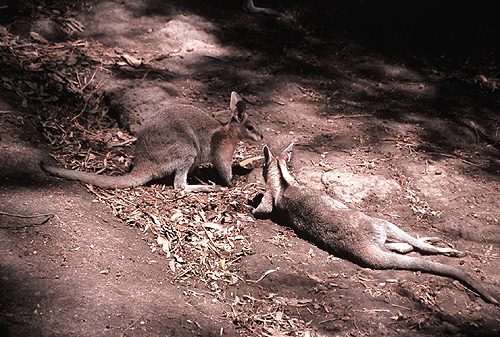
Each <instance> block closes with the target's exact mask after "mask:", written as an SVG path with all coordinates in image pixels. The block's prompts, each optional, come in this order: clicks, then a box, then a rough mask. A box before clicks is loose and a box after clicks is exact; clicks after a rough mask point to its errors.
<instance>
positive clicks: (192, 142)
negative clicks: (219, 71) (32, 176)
mask: <svg viewBox="0 0 500 337" xmlns="http://www.w3.org/2000/svg"><path fill="white" fill-rule="evenodd" d="M230 107H231V110H232V117H231V119H230V120H229V121H228V122H227V123H225V124H223V123H220V122H218V121H217V120H215V119H214V118H213V117H211V116H210V115H209V114H208V113H206V112H205V111H203V110H201V109H199V108H197V107H194V106H192V105H181V104H179V105H172V106H170V107H167V108H165V109H163V110H160V111H158V112H157V113H154V114H153V115H152V116H150V117H148V118H147V119H146V120H145V121H144V123H143V125H142V127H141V129H140V130H139V132H138V134H137V144H136V147H135V157H134V166H133V169H132V171H131V172H130V173H129V174H126V175H123V176H104V175H98V174H93V173H89V172H82V171H72V170H68V169H63V168H59V167H56V166H51V165H48V164H46V163H44V162H42V163H40V166H41V167H42V169H43V170H44V171H46V172H48V173H50V174H52V175H54V176H57V177H61V178H66V179H72V180H80V181H82V182H84V183H88V184H92V185H97V186H101V187H110V188H126V187H135V186H139V185H143V184H146V183H147V182H149V181H151V180H153V179H159V178H162V177H165V176H167V175H170V174H174V188H176V189H184V190H187V191H214V190H218V189H219V186H217V185H211V186H208V185H188V184H187V175H188V173H189V172H190V171H191V170H193V169H194V168H196V167H197V166H198V165H200V164H203V163H208V162H210V163H212V164H213V165H214V166H215V168H216V169H217V171H218V172H219V174H220V176H221V177H222V179H223V181H224V183H225V184H226V185H227V186H232V182H231V178H232V173H231V163H232V160H233V153H234V150H235V148H236V145H237V143H238V141H239V140H241V139H245V138H248V139H252V140H260V139H262V134H261V132H260V130H259V128H258V127H257V125H256V124H255V122H253V121H252V120H251V119H250V118H248V116H247V114H246V113H245V103H244V102H243V100H242V99H241V97H240V96H239V95H238V94H237V93H236V92H232V93H231V103H230Z"/></svg>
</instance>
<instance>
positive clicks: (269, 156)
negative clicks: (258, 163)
mask: <svg viewBox="0 0 500 337" xmlns="http://www.w3.org/2000/svg"><path fill="white" fill-rule="evenodd" d="M262 151H263V152H264V166H269V165H270V164H271V160H272V159H273V155H272V154H271V151H270V150H269V148H268V147H267V145H264V148H263V149H262Z"/></svg>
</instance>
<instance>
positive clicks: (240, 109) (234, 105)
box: [229, 91, 246, 122]
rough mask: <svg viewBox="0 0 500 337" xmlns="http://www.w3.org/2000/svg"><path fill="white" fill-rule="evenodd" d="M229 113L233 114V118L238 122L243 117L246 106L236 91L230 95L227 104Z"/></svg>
mask: <svg viewBox="0 0 500 337" xmlns="http://www.w3.org/2000/svg"><path fill="white" fill-rule="evenodd" d="M229 106H230V108H231V111H232V112H233V118H234V119H235V120H236V121H237V122H240V121H242V120H243V118H244V117H245V109H246V104H245V102H244V101H243V100H242V99H241V97H240V95H238V93H237V92H236V91H233V92H232V93H231V103H229Z"/></svg>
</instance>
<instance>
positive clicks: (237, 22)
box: [0, 0, 500, 336]
mask: <svg viewBox="0 0 500 337" xmlns="http://www.w3.org/2000/svg"><path fill="white" fill-rule="evenodd" d="M267 5H268V6H269V7H273V8H276V9H277V10H279V11H280V15H278V16H263V15H251V14H248V13H244V12H243V11H241V9H240V5H239V4H236V3H230V4H228V3H226V2H224V1H194V0H193V1H182V2H181V1H179V2H177V1H169V2H167V1H165V2H161V3H157V2H155V1H147V0H126V1H109V0H108V1H99V2H93V1H87V2H74V3H72V2H70V3H69V4H60V3H58V2H57V1H56V2H53V3H51V4H50V5H47V4H45V3H44V4H43V6H42V7H37V6H36V5H33V4H31V3H30V2H28V1H26V2H19V4H18V5H17V6H18V7H17V8H14V7H15V6H14V5H13V4H8V5H7V7H6V8H3V9H2V13H3V14H2V20H4V23H2V25H3V26H2V27H5V30H0V33H1V34H0V36H1V38H2V40H1V41H2V45H1V47H2V52H1V54H0V55H1V56H2V63H1V65H2V68H1V69H2V75H1V80H0V83H1V88H2V94H1V101H0V125H1V127H0V132H1V133H0V170H1V174H0V221H1V222H0V223H1V225H0V226H1V227H0V242H1V244H0V250H1V253H0V256H1V257H0V272H1V277H0V282H1V285H2V287H1V290H0V294H1V302H0V335H6V336H27V335H31V336H72V335H74V336H96V335H98V336H160V335H166V336H188V335H189V336H219V335H222V336H238V335H241V336H373V335H386V336H396V335H403V334H404V335H409V336H424V335H434V336H441V335H458V336H481V335H484V336H495V335H499V334H500V333H499V330H500V321H499V320H500V315H499V309H498V307H495V306H494V305H492V304H488V303H485V302H484V301H483V300H482V299H481V298H479V297H478V296H476V295H475V294H473V293H472V292H471V291H469V290H468V289H467V288H465V287H464V286H462V285H461V284H460V283H458V282H456V281H452V280H450V279H447V278H443V277H438V276H433V275H428V274H420V273H414V272H409V271H376V270H370V269H364V268H361V267H359V266H357V265H355V264H353V263H351V262H348V261H345V260H342V259H339V258H337V257H334V256H330V255H329V254H328V253H327V252H324V251H322V250H319V249H318V248H316V247H315V246H313V245H312V244H310V243H308V242H307V241H304V240H302V239H301V238H298V237H297V236H296V235H295V233H293V232H292V231H290V230H289V229H287V228H285V227H281V226H279V225H277V224H275V223H273V222H272V221H270V220H259V219H254V218H253V217H252V216H251V215H250V212H249V207H248V204H251V203H252V199H253V198H254V197H257V196H258V195H259V194H260V193H262V191H263V186H264V185H263V182H262V178H261V170H260V168H259V165H257V164H258V162H257V163H256V165H255V167H254V168H253V169H252V170H246V171H245V170H239V172H237V173H238V174H236V176H235V187H234V188H232V189H223V190H222V191H220V192H217V193H208V194H195V195H184V194H182V193H179V192H176V191H173V190H172V189H171V186H169V185H168V183H167V185H164V184H163V182H160V183H158V184H156V183H155V184H152V185H149V186H144V187H139V188H135V189H126V190H117V191H112V190H103V189H98V188H92V187H90V186H84V185H82V184H80V183H76V182H68V181H64V180H61V179H56V178H53V177H50V176H47V175H46V174H45V173H43V172H42V171H41V170H40V168H39V166H38V162H39V161H40V160H41V159H42V158H43V159H47V158H49V156H51V157H53V158H54V159H55V160H57V161H58V162H59V164H61V165H63V164H66V165H68V166H69V167H71V168H78V169H87V170H93V171H100V173H103V174H123V173H125V172H126V171H127V170H128V169H129V165H130V162H131V157H132V155H133V142H129V140H131V139H133V137H134V133H135V132H136V131H137V128H138V127H139V126H140V123H141V121H142V120H143V118H145V117H146V116H147V114H149V113H152V112H154V111H155V110H156V109H159V108H161V106H162V105H164V104H171V103H172V102H184V103H189V104H194V105H197V106H199V107H202V108H205V109H207V110H208V111H216V110H221V109H225V108H227V105H228V101H229V94H230V92H231V91H233V90H235V91H237V92H239V93H241V94H242V96H243V97H244V98H245V99H246V101H247V103H248V107H249V113H250V115H251V116H252V118H253V119H254V120H257V121H258V122H259V123H260V126H261V129H262V131H263V133H264V136H265V139H264V140H263V141H262V142H261V143H242V144H240V147H239V148H238V151H237V153H236V156H235V164H236V163H238V162H240V161H241V160H243V159H247V158H253V157H255V156H258V155H260V152H261V148H262V146H263V144H268V145H269V146H270V147H271V149H272V150H273V151H274V152H278V151H281V150H282V149H283V148H284V147H286V146H287V145H288V144H289V143H290V142H292V141H293V142H295V144H296V145H295V150H294V155H293V159H292V162H291V164H290V165H291V169H292V172H293V174H294V176H295V177H296V178H297V179H298V180H299V182H301V183H303V184H307V185H309V186H312V187H315V188H317V189H320V190H323V191H325V192H327V193H329V194H330V195H332V196H334V197H335V198H337V199H339V200H341V201H342V202H345V203H346V204H348V205H349V206H350V207H353V208H356V209H360V210H363V211H365V212H366V213H368V214H370V215H375V216H378V217H382V218H385V219H387V220H390V221H392V222H394V223H397V224H398V225H399V226H400V227H401V228H403V229H405V230H406V231H408V232H410V233H412V234H414V235H420V236H438V237H440V238H442V239H443V242H442V243H441V244H443V245H452V246H453V247H455V248H456V249H458V250H461V251H464V252H467V253H468V254H467V256H465V257H462V258H450V257H444V256H424V257H423V258H425V259H431V260H434V261H440V262H443V263H446V264H450V265H454V266H456V267H458V268H460V269H463V270H466V271H467V272H469V273H470V274H473V277H475V278H477V279H480V280H481V282H484V284H486V285H487V286H488V287H491V288H492V289H493V290H494V291H496V293H497V294H498V293H499V289H500V287H499V281H500V279H499V273H498V270H499V267H500V262H499V258H498V256H499V255H498V254H499V237H500V236H499V234H500V227H499V226H500V223H499V221H500V215H499V209H500V201H499V198H498V195H499V191H500V182H499V179H498V177H499V173H500V170H499V168H500V153H499V151H498V140H499V138H498V127H499V117H498V111H499V107H500V105H499V97H498V90H497V89H496V88H497V87H496V86H497V84H498V78H499V74H498V67H496V58H495V55H497V54H496V52H497V51H496V50H495V49H493V48H489V46H490V42H491V41H490V40H489V38H490V35H489V34H488V33H489V32H490V31H489V30H488V29H489V28H490V27H489V26H488V25H485V24H484V22H489V21H488V20H487V19H488V17H487V16H482V17H481V18H482V19H484V20H478V21H479V22H476V21H470V20H469V21H467V22H469V24H470V25H471V27H472V28H474V29H465V28H463V27H462V25H460V24H459V23H460V22H462V21H460V20H459V19H461V18H463V17H468V16H466V14H469V15H472V14H474V13H467V12H466V11H464V12H463V13H462V12H460V13H459V14H462V15H463V16H460V15H459V16H457V19H456V20H457V21H456V22H451V25H449V26H447V25H441V22H440V20H439V18H440V17H441V16H440V15H441V14H442V13H443V12H444V9H441V8H433V11H432V12H429V11H427V10H425V9H426V8H427V9H429V8H431V5H429V4H426V3H424V4H422V6H421V8H419V9H415V8H410V7H411V6H410V5H408V4H405V5H402V4H380V5H379V6H375V5H374V4H364V3H358V2H349V3H347V2H342V3H336V4H335V5H332V4H329V3H326V2H325V3H322V2H320V3H318V4H317V6H315V7H314V8H310V6H309V4H307V3H304V2H294V3H290V4H288V3H286V2H280V1H272V2H269V3H268V4H267ZM9 6H10V7H9ZM388 8H390V9H391V11H392V12H391V13H394V14H391V15H389V14H387V13H388V11H387V9H388ZM10 10H13V11H14V10H15V11H14V12H12V13H11V12H9V13H7V12H6V11H10ZM408 12H411V13H413V14H414V16H411V17H407V16H404V15H401V14H404V13H408ZM13 13H14V14H13ZM429 13H431V14H429ZM47 18H50V20H49V19H47ZM54 27H55V28H54ZM61 27H62V28H61ZM81 27H83V29H81ZM395 27H397V29H396V28H395ZM30 31H31V32H35V33H37V34H38V35H33V34H31V35H30ZM450 32H453V33H454V34H451V33H450ZM49 33H52V34H49ZM39 36H42V37H44V39H46V40H48V41H43V40H40V38H39ZM208 171H210V169H208ZM240 171H241V172H240ZM197 174H198V175H199V176H198V178H193V179H194V180H195V181H196V180H197V179H201V180H203V179H205V173H204V172H198V173H196V174H195V175H197ZM209 176H210V173H209ZM210 179H211V178H210ZM158 237H161V238H164V239H165V240H167V241H168V242H169V244H168V247H167V246H165V245H164V244H165V241H164V240H163V241H162V240H160V241H158ZM165 247H167V248H165ZM411 254H412V255H418V253H411Z"/></svg>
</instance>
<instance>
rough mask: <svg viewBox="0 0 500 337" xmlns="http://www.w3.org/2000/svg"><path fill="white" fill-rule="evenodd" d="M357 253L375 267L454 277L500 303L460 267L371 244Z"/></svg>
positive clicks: (364, 262) (487, 299)
mask: <svg viewBox="0 0 500 337" xmlns="http://www.w3.org/2000/svg"><path fill="white" fill-rule="evenodd" d="M358 253H361V252H358ZM357 255H359V256H358V258H359V259H360V261H359V262H360V263H362V264H364V265H366V266H367V267H370V268H374V269H404V270H414V271H422V272H425V273H430V274H435V275H440V276H446V277H450V278H453V279H455V280H458V281H460V282H462V283H463V284H465V285H466V286H468V287H469V288H470V289H472V290H474V291H475V292H477V293H478V294H479V295H481V297H482V298H483V299H484V300H485V301H487V302H490V303H493V304H495V305H499V302H498V300H497V299H496V298H495V297H494V296H493V295H492V293H491V292H490V291H489V290H487V289H486V288H485V287H483V286H482V285H481V284H480V283H479V282H478V281H476V280H475V279H473V278H472V277H471V276H469V275H468V274H467V273H465V272H463V271H461V270H460V269H458V268H455V267H452V266H448V265H445V264H442V263H438V262H433V261H428V260H424V259H420V258H416V257H412V256H407V255H399V254H395V253H391V252H387V251H384V250H382V249H380V248H379V247H377V246H371V247H370V248H369V249H368V250H367V251H365V252H364V253H361V254H357Z"/></svg>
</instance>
